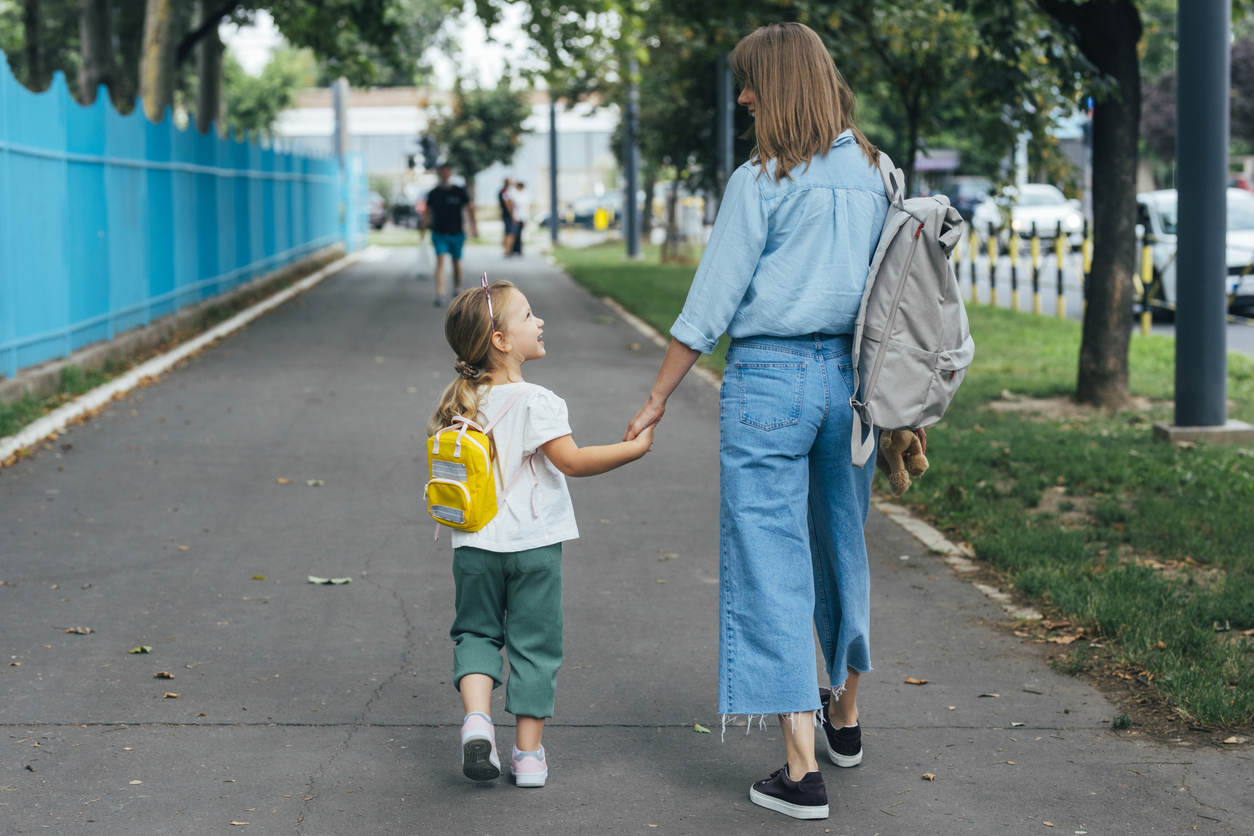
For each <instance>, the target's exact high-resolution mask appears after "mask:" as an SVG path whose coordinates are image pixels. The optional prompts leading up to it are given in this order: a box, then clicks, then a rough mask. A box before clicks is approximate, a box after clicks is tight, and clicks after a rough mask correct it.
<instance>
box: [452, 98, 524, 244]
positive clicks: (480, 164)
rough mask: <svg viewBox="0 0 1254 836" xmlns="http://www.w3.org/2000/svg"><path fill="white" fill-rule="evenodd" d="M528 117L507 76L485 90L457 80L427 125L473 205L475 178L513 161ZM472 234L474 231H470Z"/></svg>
mask: <svg viewBox="0 0 1254 836" xmlns="http://www.w3.org/2000/svg"><path fill="white" fill-rule="evenodd" d="M530 115H531V105H530V97H529V96H528V94H527V91H518V90H513V89H511V88H510V79H509V74H508V73H506V74H505V75H504V76H502V78H501V81H500V82H499V83H498V84H497V85H496V87H494V88H492V89H488V90H484V89H478V88H473V87H467V86H466V85H465V83H464V82H463V81H461V80H460V79H459V80H458V82H457V84H456V86H455V87H454V89H453V100H452V104H451V106H450V108H449V111H448V112H447V113H446V114H444V115H443V116H441V117H440V118H438V119H436V120H435V121H434V122H432V124H431V133H432V135H433V136H434V137H435V138H436V141H437V142H439V143H440V145H441V146H443V149H444V162H445V163H446V164H447V165H450V166H452V167H453V168H454V169H455V170H457V172H458V173H460V174H461V175H462V176H463V177H465V178H466V190H467V191H468V192H469V193H470V198H471V201H472V203H473V201H474V197H475V175H476V174H478V173H479V172H481V171H483V170H484V169H486V168H488V167H489V166H491V165H492V164H493V163H505V164H508V163H509V162H510V161H512V160H513V159H514V152H515V151H517V150H518V145H519V143H521V142H522V135H523V133H524V129H523V122H525V121H526V120H527V117H529V116H530ZM471 234H472V235H477V234H478V230H475V229H472V230H471Z"/></svg>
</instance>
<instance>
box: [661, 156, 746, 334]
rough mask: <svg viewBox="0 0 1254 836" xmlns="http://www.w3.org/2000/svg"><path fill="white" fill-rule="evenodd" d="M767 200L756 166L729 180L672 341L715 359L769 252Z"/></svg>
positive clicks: (744, 168)
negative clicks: (765, 255) (767, 248)
mask: <svg viewBox="0 0 1254 836" xmlns="http://www.w3.org/2000/svg"><path fill="white" fill-rule="evenodd" d="M766 234H767V211H766V201H765V200H763V198H762V193H761V191H759V189H758V184H757V180H756V177H755V171H754V169H753V168H751V167H750V166H747V165H746V166H741V167H740V168H738V169H736V171H735V173H733V174H732V176H731V178H730V179H729V180H728V181H727V190H726V191H725V192H724V193H723V202H722V205H721V206H719V210H718V218H717V219H715V221H714V229H713V230H712V231H711V233H710V241H709V243H708V244H707V245H706V248H705V254H704V255H702V256H701V264H700V265H698V266H697V274H696V276H694V277H693V280H692V287H691V288H690V289H689V290H688V299H687V300H686V301H685V302H684V309H683V311H682V312H681V313H680V314H679V319H677V320H675V324H674V325H673V326H671V336H672V337H674V338H675V339H677V340H679V341H680V342H681V343H683V344H684V345H686V346H689V347H690V348H695V349H696V350H697V351H700V352H701V353H702V354H710V353H712V352H713V351H714V347H715V346H716V345H718V338H719V337H721V336H722V335H723V332H724V331H726V330H727V326H728V324H729V323H730V322H731V320H732V317H733V316H735V314H736V310H737V308H739V307H740V302H741V300H742V299H743V298H744V295H745V291H746V290H748V288H749V282H750V281H751V280H752V279H753V273H754V271H755V270H756V269H757V266H758V259H759V258H760V257H761V255H762V251H763V250H764V249H765V248H766Z"/></svg>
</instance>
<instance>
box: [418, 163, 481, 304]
mask: <svg viewBox="0 0 1254 836" xmlns="http://www.w3.org/2000/svg"><path fill="white" fill-rule="evenodd" d="M436 174H437V175H438V176H439V178H440V185H438V186H436V187H435V188H434V189H432V190H431V192H430V193H429V194H428V195H427V212H426V214H425V215H423V216H422V229H423V231H426V229H427V227H430V228H431V243H432V245H433V246H434V247H435V304H436V306H437V307H438V306H440V305H443V304H444V303H445V301H446V296H445V294H444V259H445V257H451V258H452V259H453V295H457V293H458V292H460V291H461V289H462V246H463V245H464V244H465V243H466V232H465V226H464V225H463V223H462V213H463V212H469V213H470V218H471V221H472V222H473V220H474V216H475V214H474V213H475V207H474V205H473V204H472V203H471V202H470V194H469V193H468V192H467V191H466V190H465V189H464V188H462V187H461V186H455V185H453V183H452V181H451V178H452V176H453V169H452V167H451V166H447V165H442V166H440V167H439V168H438V169H437V170H436Z"/></svg>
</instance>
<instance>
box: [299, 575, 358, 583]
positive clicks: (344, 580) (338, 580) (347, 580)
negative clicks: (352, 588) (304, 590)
mask: <svg viewBox="0 0 1254 836" xmlns="http://www.w3.org/2000/svg"><path fill="white" fill-rule="evenodd" d="M309 582H310V583H328V584H332V583H333V584H341V583H352V582H353V579H352V578H319V577H317V576H316V575H310V576H309Z"/></svg>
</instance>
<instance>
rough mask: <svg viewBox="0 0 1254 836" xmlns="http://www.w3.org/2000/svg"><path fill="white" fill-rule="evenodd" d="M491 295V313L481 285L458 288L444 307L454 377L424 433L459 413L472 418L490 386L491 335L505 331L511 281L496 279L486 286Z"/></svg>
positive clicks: (430, 432)
mask: <svg viewBox="0 0 1254 836" xmlns="http://www.w3.org/2000/svg"><path fill="white" fill-rule="evenodd" d="M487 293H490V294H492V314H491V316H489V314H488V298H487V294H485V292H484V290H483V288H481V287H476V288H472V289H470V290H465V291H462V292H461V293H460V294H458V296H457V298H456V299H454V300H453V304H451V305H449V306H448V315H447V316H446V317H444V338H445V339H446V340H448V344H449V347H450V348H452V349H453V353H454V354H456V355H457V362H456V363H454V364H453V368H454V369H455V370H456V371H457V377H456V378H455V379H454V380H453V382H452V383H450V384H449V385H448V386H446V387H444V394H442V395H440V402H439V404H437V405H436V408H435V413H434V414H432V416H431V419H430V420H429V421H427V435H428V436H433V435H435V434H436V433H437V432H439V431H440V430H441V429H443V428H444V427H447V426H448V425H449V424H451V423H452V422H453V419H454V418H456V417H457V416H459V415H461V416H464V417H466V418H469V419H471V420H472V421H473V420H475V417H476V416H477V415H478V414H479V401H480V398H481V397H482V396H483V387H485V386H489V387H490V386H491V385H492V379H491V378H490V377H488V372H490V371H492V369H493V368H494V367H495V365H496V358H495V357H494V356H493V350H494V349H493V348H492V335H493V334H494V333H496V332H497V331H504V330H505V323H506V319H507V315H508V313H509V308H510V305H511V304H512V303H513V301H514V285H513V283H512V282H507V281H504V280H502V281H496V282H493V283H492V284H490V285H488V290H487Z"/></svg>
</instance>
